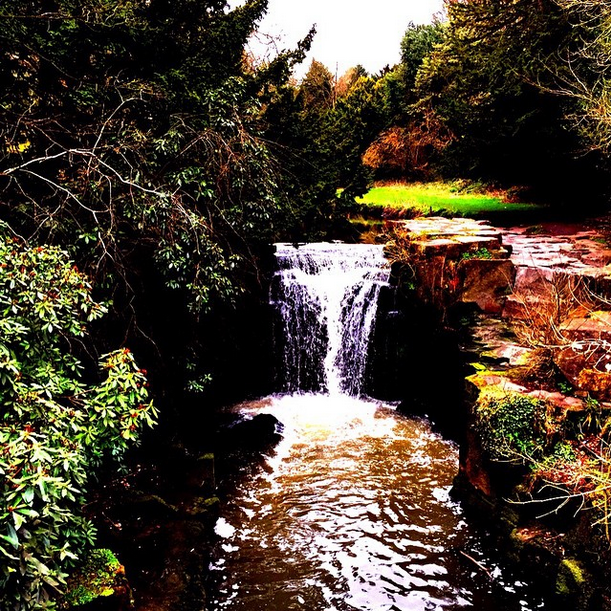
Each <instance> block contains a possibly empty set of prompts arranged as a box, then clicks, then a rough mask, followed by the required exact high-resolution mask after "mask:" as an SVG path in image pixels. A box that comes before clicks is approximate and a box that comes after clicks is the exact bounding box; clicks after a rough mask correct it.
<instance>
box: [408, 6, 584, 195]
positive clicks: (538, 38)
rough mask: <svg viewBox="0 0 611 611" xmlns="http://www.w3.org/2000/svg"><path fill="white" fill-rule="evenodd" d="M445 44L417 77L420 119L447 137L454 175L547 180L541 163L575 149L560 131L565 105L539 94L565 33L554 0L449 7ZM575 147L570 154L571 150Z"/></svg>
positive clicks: (532, 181) (447, 156) (448, 159)
mask: <svg viewBox="0 0 611 611" xmlns="http://www.w3.org/2000/svg"><path fill="white" fill-rule="evenodd" d="M447 11H448V25H447V28H446V30H445V38H444V41H443V43H441V44H440V45H437V47H436V48H435V49H434V51H433V53H432V54H431V55H430V57H428V58H427V59H426V60H425V62H424V66H423V68H422V69H421V70H420V72H419V74H418V78H417V83H416V88H417V94H418V98H419V99H418V102H417V103H416V106H415V112H416V115H417V116H419V117H420V119H419V120H420V122H430V121H431V118H432V117H435V118H436V119H437V120H438V121H440V122H441V124H443V125H444V126H445V127H446V129H447V130H448V133H449V134H451V135H452V137H451V138H447V137H446V140H445V145H446V149H445V151H444V154H443V160H444V163H445V164H446V168H447V169H449V171H451V172H455V173H459V172H461V171H462V173H463V174H464V175H467V174H468V175H471V176H473V175H475V176H479V177H486V178H496V179H499V180H504V181H513V182H525V183H528V184H535V183H537V182H538V181H540V180H546V179H547V180H549V177H546V176H545V171H546V168H545V167H543V165H542V164H541V163H540V162H539V161H540V160H541V159H542V158H545V159H546V164H547V166H548V167H553V165H554V164H553V163H552V162H551V161H550V160H552V159H553V160H554V161H556V162H557V163H560V161H561V160H562V159H563V157H566V156H567V155H568V154H569V153H570V152H572V150H574V146H575V142H574V141H573V142H571V139H570V137H569V138H567V132H566V131H565V130H564V129H563V128H562V116H563V113H564V108H563V106H562V101H561V100H560V99H559V98H558V97H555V96H551V95H549V94H546V93H544V92H543V91H542V90H541V89H540V87H539V84H540V83H543V82H544V81H545V78H548V79H549V68H548V67H549V66H551V65H554V63H558V62H559V59H558V54H561V53H562V49H563V47H564V46H565V45H566V41H567V38H568V35H569V30H568V25H567V23H566V20H565V19H564V15H563V13H562V11H560V10H559V8H558V6H557V5H556V4H555V3H554V2H553V1H552V0H545V1H543V2H536V3H533V2H528V1H526V0H518V1H517V2H516V1H513V0H511V1H509V0H507V1H501V2H498V1H496V0H494V1H493V0H484V1H483V2H473V1H469V2H448V3H447ZM571 147H573V149H571Z"/></svg>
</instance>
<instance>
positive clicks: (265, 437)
mask: <svg viewBox="0 0 611 611" xmlns="http://www.w3.org/2000/svg"><path fill="white" fill-rule="evenodd" d="M281 431H282V423H281V422H280V421H279V420H277V419H276V418H275V417H274V416H272V415H271V414H257V415H256V416H254V417H253V418H250V419H244V420H240V421H238V422H235V423H234V424H232V425H231V426H229V427H228V428H227V429H226V430H225V431H224V432H223V435H222V438H223V443H224V444H227V446H229V447H231V448H234V449H239V450H249V451H255V452H256V451H263V450H265V449H266V448H268V447H269V446H271V445H274V444H276V443H277V442H278V441H280V439H281V438H282V435H281Z"/></svg>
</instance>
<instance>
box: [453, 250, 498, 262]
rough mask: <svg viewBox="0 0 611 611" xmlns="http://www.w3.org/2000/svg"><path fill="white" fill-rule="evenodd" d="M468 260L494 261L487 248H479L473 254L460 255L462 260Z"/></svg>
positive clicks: (464, 253)
mask: <svg viewBox="0 0 611 611" xmlns="http://www.w3.org/2000/svg"><path fill="white" fill-rule="evenodd" d="M467 259H492V253H491V252H490V251H489V250H488V249H487V248H479V249H478V250H476V251H473V252H463V253H462V255H460V260H461V261H466V260H467Z"/></svg>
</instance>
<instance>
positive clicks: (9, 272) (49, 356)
mask: <svg viewBox="0 0 611 611" xmlns="http://www.w3.org/2000/svg"><path fill="white" fill-rule="evenodd" d="M0 261H1V263H0V312H1V314H2V317H1V318H0V332H1V335H0V413H1V414H2V419H1V421H0V445H1V448H2V449H1V450H0V475H1V476H2V478H1V480H0V556H1V557H2V563H1V568H0V589H1V595H0V600H1V601H2V603H3V607H4V608H7V609H8V608H10V609H14V610H15V611H28V610H29V609H46V608H52V600H53V598H54V597H55V596H56V595H57V594H58V593H59V592H61V591H62V589H63V586H64V585H65V578H66V574H67V571H68V570H69V569H70V568H71V567H73V566H75V564H76V563H77V562H78V561H79V559H80V557H81V555H82V554H83V552H84V551H85V550H87V549H88V548H91V547H92V546H93V545H94V542H95V532H96V528H95V526H94V524H92V523H91V522H90V521H89V520H87V519H86V518H85V517H84V515H83V510H82V508H83V504H84V503H85V501H86V493H87V488H88V485H89V484H90V482H91V481H92V480H93V479H95V477H96V473H98V472H99V471H100V469H101V468H102V467H104V466H105V465H107V464H108V463H111V464H114V465H115V466H116V465H120V464H121V463H122V461H123V458H124V455H125V453H126V451H127V449H128V448H129V447H130V446H132V445H134V444H135V443H137V442H138V440H139V438H140V436H141V434H142V431H143V429H145V428H147V427H150V426H152V425H153V424H154V423H155V420H156V409H155V408H154V406H153V405H152V403H151V401H150V400H149V398H148V390H147V386H148V383H147V379H146V375H145V374H146V372H145V371H143V370H142V369H140V368H139V367H138V366H137V365H136V362H135V360H134V357H133V355H132V353H131V352H130V351H129V350H128V349H127V348H123V349H121V350H116V351H113V352H111V353H109V354H106V355H104V356H102V357H100V358H99V366H100V372H99V374H98V375H97V376H96V377H95V378H91V377H90V376H89V375H88V376H84V375H83V369H84V367H83V358H79V357H80V356H82V357H84V358H85V359H87V360H89V359H90V358H91V356H90V355H88V354H87V352H86V348H87V345H88V341H87V340H88V338H87V330H88V326H89V323H92V322H93V321H95V320H96V319H98V318H100V317H101V316H102V315H103V314H104V312H105V309H106V308H105V307H104V306H103V305H102V304H99V303H97V302H95V301H94V300H93V299H92V297H91V292H92V288H91V284H90V283H89V281H88V280H87V279H86V278H85V276H84V275H83V274H82V273H81V272H80V271H79V270H78V269H77V268H76V266H75V265H74V263H73V262H72V261H71V260H70V259H69V258H68V256H67V254H66V253H65V252H64V251H62V250H60V249H59V248H57V247H43V246H37V247H35V248H32V247H28V246H27V245H24V243H23V241H22V240H21V239H20V238H18V237H15V236H13V235H11V233H10V232H9V231H8V230H7V229H6V227H4V228H3V232H2V234H0ZM81 353H82V354H81Z"/></svg>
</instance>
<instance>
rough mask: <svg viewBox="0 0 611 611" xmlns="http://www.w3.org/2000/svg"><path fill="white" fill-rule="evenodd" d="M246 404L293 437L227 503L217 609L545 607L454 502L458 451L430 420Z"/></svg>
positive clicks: (299, 399) (347, 401) (350, 401)
mask: <svg viewBox="0 0 611 611" xmlns="http://www.w3.org/2000/svg"><path fill="white" fill-rule="evenodd" d="M239 409H240V410H241V411H242V412H246V413H252V414H256V413H271V414H273V415H274V416H276V418H278V420H280V421H281V422H282V423H283V424H284V426H285V429H284V439H283V440H282V441H281V442H280V444H279V445H278V446H277V447H276V450H275V453H274V454H273V455H272V456H270V457H269V459H268V461H267V464H266V466H265V468H264V469H262V470H261V472H260V473H259V474H258V475H256V476H254V478H250V479H249V480H248V481H244V482H243V483H242V484H241V485H240V487H239V489H238V490H236V492H235V495H234V496H233V497H232V498H230V499H229V500H228V501H227V503H226V505H225V506H224V507H223V509H222V515H221V517H220V519H219V521H218V523H217V526H216V532H217V535H218V536H219V544H218V546H217V549H216V555H215V559H214V562H213V564H212V565H211V569H212V571H213V574H214V576H215V581H216V583H217V588H216V592H215V593H214V595H213V600H212V601H211V605H210V610H209V611H220V610H222V609H223V610H224V609H230V610H234V609H242V610H247V611H255V610H256V611H288V610H301V611H352V610H359V611H387V610H388V611H390V610H396V611H412V610H413V611H425V610H432V609H443V610H449V609H477V610H478V611H484V610H490V611H492V610H495V611H500V610H507V611H509V610H512V611H513V610H519V609H524V610H527V609H535V608H542V607H541V606H540V605H536V604H534V603H533V602H532V601H530V602H526V601H525V600H523V598H524V597H523V596H522V595H521V594H520V590H521V589H522V584H519V583H511V584H507V583H505V582H504V580H503V576H502V575H501V574H500V571H499V569H498V568H496V567H495V566H494V565H493V564H492V563H491V562H490V561H489V560H487V559H485V558H482V557H481V554H480V553H479V551H478V549H477V543H476V541H475V540H474V538H473V536H472V534H471V533H470V532H469V528H468V526H467V524H466V523H465V521H464V520H463V519H462V516H461V510H460V507H459V506H458V505H457V504H456V503H455V502H453V501H452V500H451V499H450V498H449V490H450V487H451V484H452V479H453V477H454V475H455V474H456V471H457V468H458V459H457V451H456V448H455V447H454V446H453V445H452V444H451V443H449V442H447V441H444V440H443V439H441V438H440V437H439V436H438V435H436V434H434V433H432V432H431V430H430V428H429V427H428V425H427V423H426V422H424V421H420V420H414V419H409V418H405V417H402V416H400V415H398V414H396V413H395V411H394V409H393V408H392V407H391V406H388V405H382V404H379V403H377V402H373V401H364V400H360V399H356V398H353V397H348V396H335V397H329V396H322V395H293V396H281V397H271V398H268V399H266V400H263V401H258V402H256V403H251V404H245V405H242V406H240V407H239ZM465 553H468V555H469V556H471V557H477V558H479V561H480V562H481V563H485V564H486V568H487V570H488V571H490V572H491V573H492V575H493V576H494V579H493V580H491V579H490V576H489V575H488V574H487V573H486V572H485V571H482V570H481V569H480V568H479V567H478V566H477V565H476V564H475V563H474V562H473V561H472V560H471V559H468V558H467V556H465Z"/></svg>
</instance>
